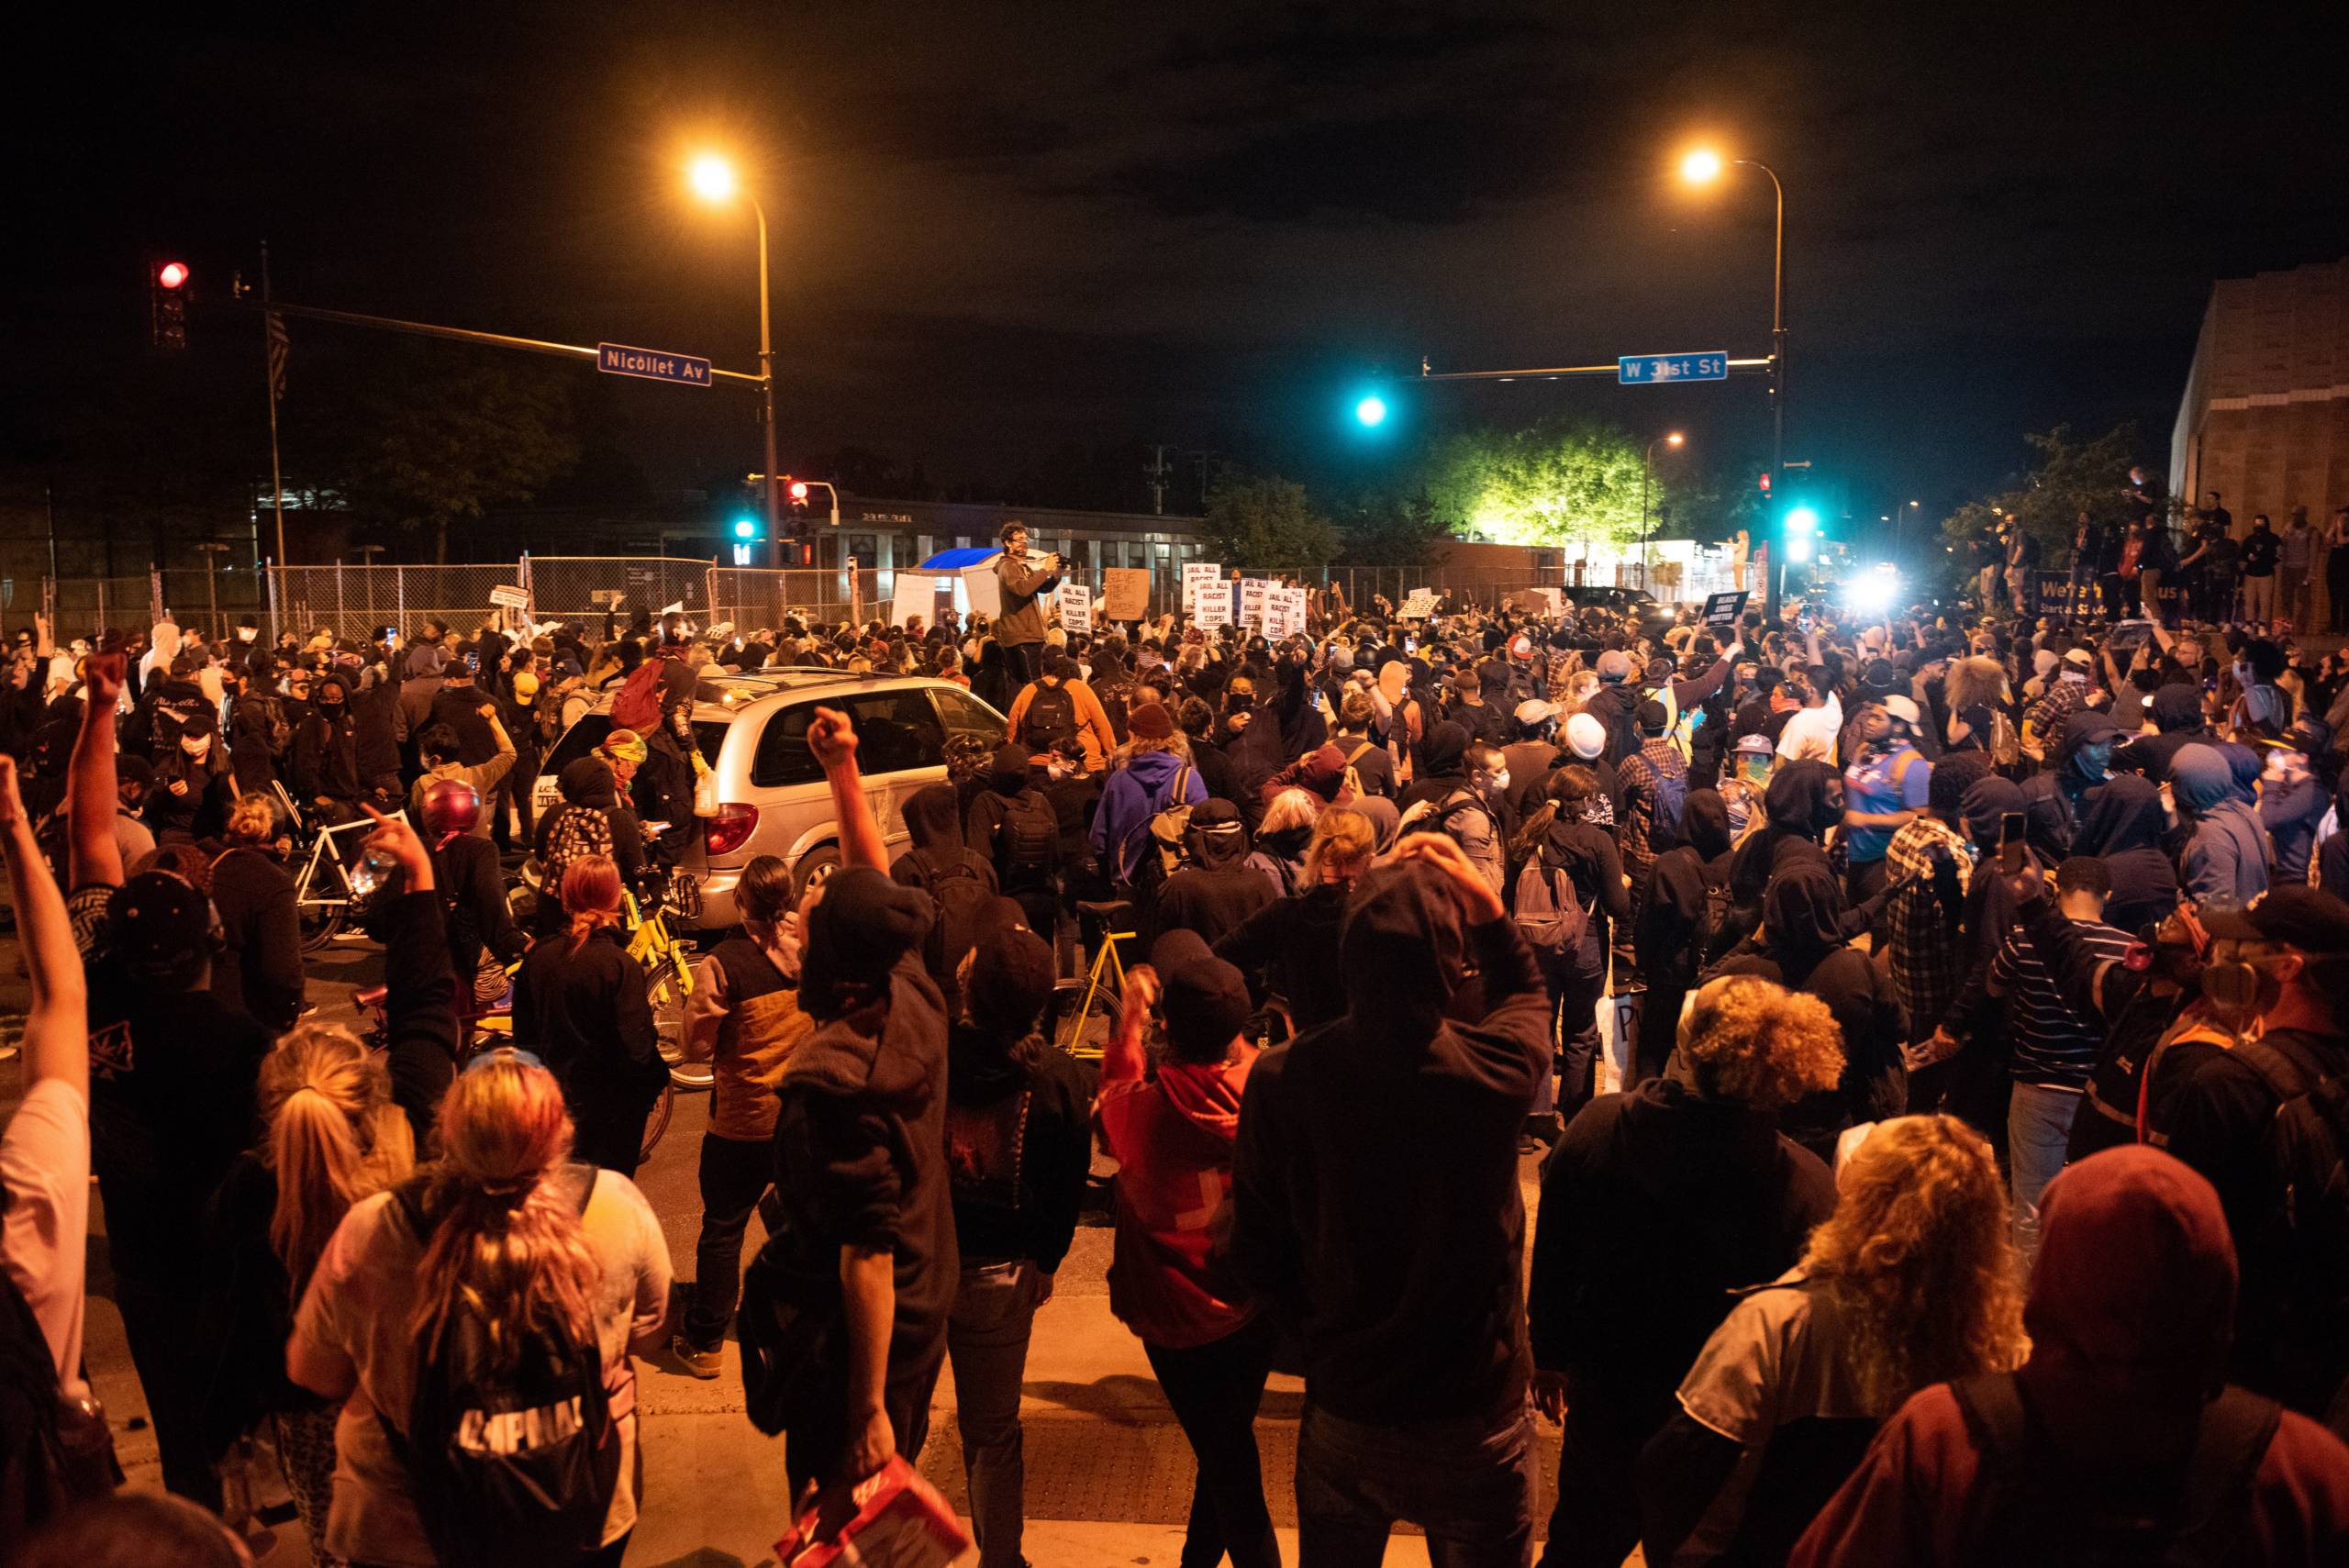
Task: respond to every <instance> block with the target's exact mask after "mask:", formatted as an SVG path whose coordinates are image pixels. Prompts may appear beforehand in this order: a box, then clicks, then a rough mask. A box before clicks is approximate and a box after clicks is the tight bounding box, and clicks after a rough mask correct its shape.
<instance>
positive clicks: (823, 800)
mask: <svg viewBox="0 0 2349 1568" xmlns="http://www.w3.org/2000/svg"><path fill="white" fill-rule="evenodd" d="M818 706H823V707H829V708H837V709H839V710H840V711H841V712H842V713H845V714H846V715H848V718H849V723H850V725H851V726H852V728H854V729H855V730H856V738H857V748H856V758H857V766H858V768H859V770H860V771H861V772H862V773H863V776H864V788H865V794H866V795H867V796H868V797H869V798H870V799H871V800H872V802H873V815H874V817H875V818H876V819H878V821H879V822H880V824H881V834H882V837H883V839H884V840H886V841H887V843H888V845H889V848H890V850H891V851H892V852H894V851H896V850H897V849H898V848H900V847H902V846H903V845H904V844H905V843H906V842H907V832H906V814H905V802H906V797H907V795H911V794H913V792H914V791H916V790H918V789H919V788H921V787H922V786H923V785H925V784H937V783H939V782H941V780H943V779H944V778H945V777H946V756H947V751H948V750H949V749H950V747H951V748H953V749H956V750H961V749H963V748H965V747H976V748H979V749H982V750H983V751H985V752H987V753H992V752H993V751H995V749H996V747H998V746H1000V745H1002V744H1003V740H1004V737H1005V734H1006V733H1007V726H1006V725H1005V722H1004V718H1003V716H1002V715H1001V714H999V713H997V712H996V710H995V709H994V708H992V707H989V706H987V705H986V704H985V703H983V702H981V701H980V700H979V699H978V698H976V697H974V696H973V695H971V694H970V693H969V692H968V691H966V690H964V689H963V687H961V686H958V685H956V684H953V683H952V682H951V681H940V680H934V679H932V678H930V677H929V676H927V675H860V674H855V673H850V672H848V671H843V670H819V669H807V668H799V667H796V666H795V667H792V668H788V669H777V670H762V671H758V672H756V673H750V674H740V675H734V674H728V673H724V672H722V671H715V670H713V671H707V672H705V673H703V675H702V677H701V680H700V683H699V684H698V685H697V686H696V690H695V693H694V712H693V725H694V737H695V740H696V742H697V743H698V745H699V746H700V749H701V754H702V757H703V760H704V761H706V762H708V763H709V766H710V774H711V776H710V778H709V780H708V781H707V783H706V784H705V786H704V789H703V792H702V794H703V798H704V800H705V802H706V803H707V802H708V801H709V800H710V799H711V798H712V786H714V809H711V810H710V811H709V812H708V814H707V816H705V817H702V818H701V819H700V820H699V823H698V826H699V827H700V828H701V831H700V832H697V833H687V834H686V836H685V840H684V843H683V848H682V849H681V851H680V852H679V862H680V863H681V864H682V865H683V866H684V868H685V870H686V871H688V872H690V873H692V874H693V875H694V877H695V878H696V881H697V882H698V883H699V884H700V886H701V902H702V913H701V917H700V918H699V920H698V921H697V922H696V923H697V924H698V925H700V926H701V927H703V928H705V929H710V930H718V929H724V928H726V927H728V926H731V925H735V924H737V923H738V922H739V921H740V916H739V915H738V914H737V913H736V912H735V906H734V889H735V884H737V883H738V882H739V881H740V879H741V875H742V868H743V867H744V866H746V865H748V864H749V863H750V862H751V861H752V860H754V859H756V858H757V857H759V856H760V855H780V856H781V857H783V859H784V861H785V863H786V864H788V865H789V866H790V867H791V873H792V886H793V890H794V892H795V893H804V892H806V891H807V888H808V887H809V886H810V885H812V884H815V883H818V882H820V881H822V880H823V879H824V878H825V877H827V876H829V875H830V874H831V873H833V871H835V870H837V869H838V868H839V866H840V863H841V851H840V829H839V827H838V825H837V824H836V823H835V822H834V821H833V819H832V797H831V791H830V788H829V785H827V784H825V783H824V772H823V770H822V769H821V768H820V767H818V765H817V763H816V759H815V756H814V754H813V753H811V752H810V751H808V750H807V724H808V720H809V719H811V718H813V717H815V712H816V709H817V708H818ZM611 728H612V720H611V695H610V694H609V693H606V694H605V695H603V696H601V697H599V698H598V699H597V700H596V705H595V706H594V707H592V708H590V709H589V710H588V711H587V712H586V713H585V714H584V715H583V716H581V717H580V719H579V722H578V723H576V724H574V725H573V726H572V727H571V728H569V729H567V730H565V731H563V735H562V740H558V741H556V742H555V744H554V746H553V747H552V748H551V750H550V751H548V752H547V754H546V756H545V758H544V760H543V761H542V762H540V766H539V774H538V777H537V778H536V779H534V780H533V781H532V782H531V786H530V799H531V805H532V807H533V809H535V810H537V811H539V812H541V813H543V812H546V811H550V810H551V809H553V807H554V806H555V805H556V803H557V802H558V801H559V800H560V799H561V798H562V795H561V791H560V790H559V788H558V787H557V782H556V781H557V779H558V777H559V775H560V774H561V773H562V770H563V768H564V767H565V766H566V765H568V764H569V763H572V762H576V761H577V760H578V759H580V758H582V757H584V756H585V755H587V754H588V753H589V752H590V751H593V750H595V748H596V746H598V745H600V744H602V742H603V740H604V737H605V736H607V735H608V734H610V733H611Z"/></svg>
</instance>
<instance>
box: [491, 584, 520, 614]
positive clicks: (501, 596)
mask: <svg viewBox="0 0 2349 1568" xmlns="http://www.w3.org/2000/svg"><path fill="white" fill-rule="evenodd" d="M489 602H490V603H491V604H493V605H495V606H497V607H498V608H499V609H501V610H527V609H529V607H530V591H529V589H528V588H492V589H491V590H490V591H489Z"/></svg>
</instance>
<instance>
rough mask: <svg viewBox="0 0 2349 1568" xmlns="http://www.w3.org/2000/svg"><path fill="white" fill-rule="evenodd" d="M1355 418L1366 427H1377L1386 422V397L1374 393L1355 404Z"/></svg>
mask: <svg viewBox="0 0 2349 1568" xmlns="http://www.w3.org/2000/svg"><path fill="white" fill-rule="evenodd" d="M1354 418H1355V419H1356V420H1357V421H1358V422H1360V423H1361V425H1362V426H1363V427H1364V428H1365V429H1376V428H1378V427H1379V426H1381V425H1384V424H1385V423H1386V399H1385V398H1384V397H1381V396H1379V395H1378V394H1376V393H1375V392H1374V393H1372V394H1370V395H1368V396H1366V397H1364V398H1363V399H1362V400H1361V401H1360V402H1358V403H1356V404H1355V405H1354Z"/></svg>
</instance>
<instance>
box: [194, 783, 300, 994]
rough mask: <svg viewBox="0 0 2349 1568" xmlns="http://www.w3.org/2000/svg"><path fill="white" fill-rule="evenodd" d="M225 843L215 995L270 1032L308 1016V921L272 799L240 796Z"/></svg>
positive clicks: (217, 870) (215, 876) (217, 888)
mask: <svg viewBox="0 0 2349 1568" xmlns="http://www.w3.org/2000/svg"><path fill="white" fill-rule="evenodd" d="M222 842H223V843H225V844H226V845H227V846H228V847H227V848H226V849H224V850H222V851H220V853H219V855H218V856H217V857H216V858H215V859H214V861H213V862H212V907H213V908H214V909H215V910H216V911H217V912H218V914H219V916H220V952H219V955H218V956H217V958H215V959H214V960H213V962H212V995H214V996H215V997H217V998H218V999H219V1000H220V1001H221V1002H223V1003H225V1004H227V1005H228V1006H231V1007H237V1008H239V1009H241V1010H243V1011H244V1012H247V1013H250V1015H251V1016H252V1017H253V1018H257V1019H259V1020H260V1021H261V1022H262V1024H263V1025H265V1026H266V1027H267V1028H269V1029H291V1028H293V1027H294V1020H295V1019H296V1018H300V1017H301V1016H302V1001H303V979H302V922H301V917H300V914H299V911H298V910H297V908H296V907H295V888H294V876H293V873H290V872H288V871H287V870H286V869H285V864H284V856H283V855H282V854H281V853H280V852H279V851H278V828H277V810H276V807H275V806H273V804H272V803H271V800H270V797H269V796H267V795H242V796H239V798H238V800H237V802H236V804H235V805H233V806H229V807H228V830H227V831H226V832H225V833H224V834H223V835H222Z"/></svg>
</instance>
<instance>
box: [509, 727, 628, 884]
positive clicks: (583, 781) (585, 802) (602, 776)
mask: <svg viewBox="0 0 2349 1568" xmlns="http://www.w3.org/2000/svg"><path fill="white" fill-rule="evenodd" d="M555 783H556V784H557V786H558V787H559V788H560V789H561V790H562V804H560V805H559V806H556V807H555V808H554V809H553V810H552V811H550V812H548V813H547V814H546V815H545V816H543V817H540V818H539V832H538V837H537V839H536V840H535V841H534V843H533V846H532V852H533V853H534V854H536V855H537V856H538V858H539V860H540V863H544V862H545V860H546V854H547V844H548V842H549V840H551V838H552V836H553V833H554V826H555V824H556V823H557V822H558V821H560V820H562V814H563V813H564V812H566V811H569V810H572V809H573V808H574V807H577V808H584V809H586V810H591V811H600V812H602V813H603V814H604V819H605V820H606V821H607V822H608V823H609V824H610V825H611V829H612V863H613V864H614V865H617V866H618V867H619V871H620V881H621V882H622V883H623V884H628V885H630V886H633V885H634V884H635V882H636V879H637V877H638V875H639V874H640V873H642V872H643V870H644V833H643V830H642V829H641V828H638V826H637V823H636V813H634V812H632V811H629V810H626V809H625V808H623V807H622V806H621V805H620V801H619V789H618V785H617V784H615V783H614V782H613V779H612V765H611V764H610V763H609V762H605V761H604V759H603V758H601V757H581V758H579V759H578V760H576V761H575V762H569V763H566V764H565V765H564V767H563V770H562V773H558V774H556V775H555Z"/></svg>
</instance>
